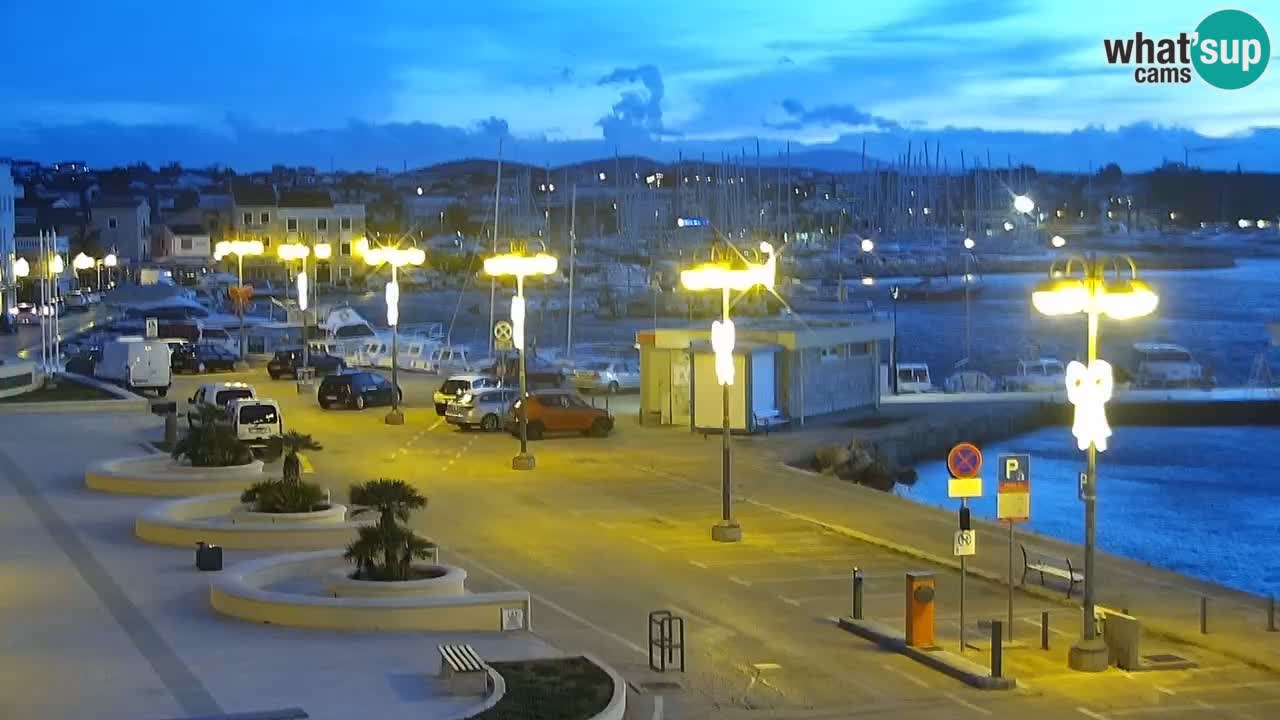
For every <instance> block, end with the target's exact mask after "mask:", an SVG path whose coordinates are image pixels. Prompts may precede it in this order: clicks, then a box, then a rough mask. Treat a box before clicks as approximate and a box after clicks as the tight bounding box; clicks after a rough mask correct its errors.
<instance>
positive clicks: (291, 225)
mask: <svg viewBox="0 0 1280 720" xmlns="http://www.w3.org/2000/svg"><path fill="white" fill-rule="evenodd" d="M284 229H285V230H288V231H289V232H298V218H295V217H291V218H286V219H285V221H284Z"/></svg>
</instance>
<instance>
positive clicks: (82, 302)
mask: <svg viewBox="0 0 1280 720" xmlns="http://www.w3.org/2000/svg"><path fill="white" fill-rule="evenodd" d="M65 302H66V306H67V312H89V305H90V303H91V302H92V301H91V299H90V298H89V296H88V295H86V294H84V293H81V292H73V293H71V294H69V295H67V297H66V301H65Z"/></svg>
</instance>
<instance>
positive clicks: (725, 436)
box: [680, 240, 871, 542]
mask: <svg viewBox="0 0 1280 720" xmlns="http://www.w3.org/2000/svg"><path fill="white" fill-rule="evenodd" d="M870 242H871V241H870V240H863V241H862V243H863V250H864V251H865V252H870V251H871V250H869V249H868V243H870ZM760 252H761V253H763V254H764V256H765V258H766V259H765V261H764V262H763V263H753V262H747V263H746V265H745V267H737V268H735V267H732V266H731V265H730V264H729V263H727V262H712V263H707V264H704V265H699V266H697V267H694V268H690V269H688V270H683V271H681V272H680V284H681V285H683V286H684V288H685V289H687V290H719V291H720V298H721V303H720V307H721V313H720V319H719V320H717V321H714V322H712V323H711V349H712V350H713V351H714V352H715V367H716V380H717V381H719V383H720V385H721V387H722V389H723V393H722V396H721V397H722V399H721V419H722V428H721V430H722V433H721V438H722V439H721V451H720V455H721V465H720V502H721V517H720V522H719V523H717V524H716V525H713V526H712V528H711V539H712V540H715V541H717V542H738V541H739V540H741V539H742V527H741V526H740V525H738V522H737V520H735V519H734V517H733V479H732V473H731V470H730V445H729V386H730V385H732V384H733V379H734V378H733V375H734V366H733V346H734V340H735V335H736V332H735V330H734V325H733V321H732V320H730V319H729V291H730V290H738V291H740V292H741V291H746V290H750V289H751V288H753V287H755V286H756V285H760V286H763V287H765V288H769V289H772V288H773V284H774V279H775V278H776V277H777V264H778V258H777V256H776V255H775V254H774V252H773V246H772V245H770V244H769V243H767V242H761V243H760Z"/></svg>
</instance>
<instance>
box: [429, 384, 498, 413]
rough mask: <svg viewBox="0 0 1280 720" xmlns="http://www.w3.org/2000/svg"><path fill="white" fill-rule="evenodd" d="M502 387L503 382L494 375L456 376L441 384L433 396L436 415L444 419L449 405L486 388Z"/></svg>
mask: <svg viewBox="0 0 1280 720" xmlns="http://www.w3.org/2000/svg"><path fill="white" fill-rule="evenodd" d="M497 387H502V380H501V379H499V378H496V377H494V376H492V375H454V376H453V377H450V378H449V379H448V380H445V381H444V382H443V383H441V385H440V387H439V388H438V389H437V390H436V391H435V393H434V394H433V395H432V398H431V399H432V401H433V402H434V403H435V406H436V415H439V416H440V417H444V415H445V410H447V409H448V407H449V403H451V402H453V401H454V400H457V399H458V398H460V397H462V396H463V395H466V394H467V393H469V392H476V391H479V390H483V389H486V388H497Z"/></svg>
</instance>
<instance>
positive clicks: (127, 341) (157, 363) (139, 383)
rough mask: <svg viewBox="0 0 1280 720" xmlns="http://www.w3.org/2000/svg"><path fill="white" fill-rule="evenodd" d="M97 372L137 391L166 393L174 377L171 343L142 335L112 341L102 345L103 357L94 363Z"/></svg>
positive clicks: (105, 378)
mask: <svg viewBox="0 0 1280 720" xmlns="http://www.w3.org/2000/svg"><path fill="white" fill-rule="evenodd" d="M93 376H94V377H96V378H98V379H99V380H106V381H108V382H113V383H117V384H119V385H123V386H124V387H125V388H128V389H129V390H132V391H135V392H145V391H147V390H154V391H155V392H156V394H158V395H159V396H160V397H164V396H165V395H166V394H168V392H169V385H170V383H171V381H172V376H171V373H170V370H169V345H168V344H167V343H165V342H163V341H158V340H144V339H143V338H140V337H121V338H116V339H115V340H111V341H108V342H106V343H104V344H103V346H102V359H101V360H99V361H98V363H97V364H96V365H94V367H93Z"/></svg>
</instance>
